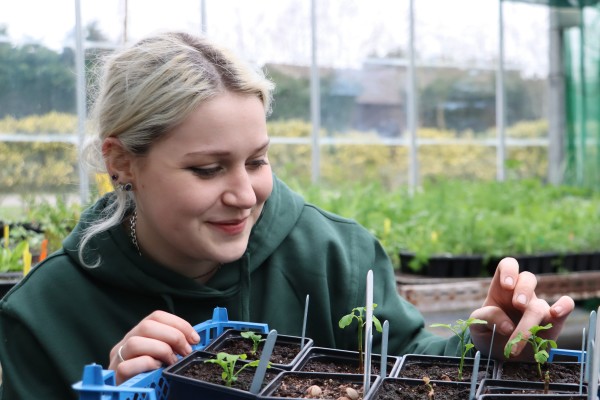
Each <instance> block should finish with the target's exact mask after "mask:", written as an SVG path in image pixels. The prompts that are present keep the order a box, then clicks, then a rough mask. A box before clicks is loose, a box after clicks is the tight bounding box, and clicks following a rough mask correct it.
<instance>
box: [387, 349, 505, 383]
mask: <svg viewBox="0 0 600 400" xmlns="http://www.w3.org/2000/svg"><path fill="white" fill-rule="evenodd" d="M459 363H460V357H449V356H428V355H424V354H406V355H405V356H404V357H402V360H401V361H400V366H399V367H398V373H397V374H396V376H397V377H398V378H408V379H422V378H423V376H428V377H429V379H431V380H432V381H435V382H438V381H447V380H448V379H447V378H445V377H448V378H449V379H450V381H453V382H465V383H468V382H470V381H471V374H472V372H473V363H474V358H472V357H466V358H465V363H464V367H463V379H462V381H459V379H458V366H459ZM486 368H488V360H487V359H482V360H480V362H479V372H478V375H477V382H480V381H481V380H483V379H485V378H491V377H493V376H494V371H495V368H496V362H495V361H494V360H490V362H489V369H488V370H487V373H486Z"/></svg>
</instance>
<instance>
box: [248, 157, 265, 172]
mask: <svg viewBox="0 0 600 400" xmlns="http://www.w3.org/2000/svg"><path fill="white" fill-rule="evenodd" d="M246 165H247V166H248V168H252V169H259V168H260V167H263V166H265V165H269V163H268V162H267V160H265V159H263V158H261V159H259V160H252V161H250V162H248V163H247V164H246Z"/></svg>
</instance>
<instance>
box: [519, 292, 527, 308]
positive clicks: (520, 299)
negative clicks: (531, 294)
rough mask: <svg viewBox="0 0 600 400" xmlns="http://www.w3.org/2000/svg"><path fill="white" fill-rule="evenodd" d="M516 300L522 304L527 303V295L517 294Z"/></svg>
mask: <svg viewBox="0 0 600 400" xmlns="http://www.w3.org/2000/svg"><path fill="white" fill-rule="evenodd" d="M517 301H518V302H519V303H521V304H523V305H525V304H527V297H526V296H525V295H524V294H520V295H518V296H517Z"/></svg>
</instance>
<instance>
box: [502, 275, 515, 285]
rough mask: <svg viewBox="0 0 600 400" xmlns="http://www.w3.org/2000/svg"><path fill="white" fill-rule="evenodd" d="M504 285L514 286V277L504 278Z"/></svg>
mask: <svg viewBox="0 0 600 400" xmlns="http://www.w3.org/2000/svg"><path fill="white" fill-rule="evenodd" d="M504 283H505V284H506V285H508V286H512V285H513V283H515V281H514V280H513V278H512V276H507V277H506V278H504Z"/></svg>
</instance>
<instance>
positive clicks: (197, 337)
mask: <svg viewBox="0 0 600 400" xmlns="http://www.w3.org/2000/svg"><path fill="white" fill-rule="evenodd" d="M192 340H193V342H194V343H199V342H200V335H198V332H196V331H194V333H192Z"/></svg>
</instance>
